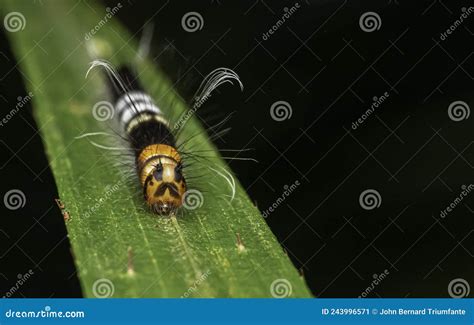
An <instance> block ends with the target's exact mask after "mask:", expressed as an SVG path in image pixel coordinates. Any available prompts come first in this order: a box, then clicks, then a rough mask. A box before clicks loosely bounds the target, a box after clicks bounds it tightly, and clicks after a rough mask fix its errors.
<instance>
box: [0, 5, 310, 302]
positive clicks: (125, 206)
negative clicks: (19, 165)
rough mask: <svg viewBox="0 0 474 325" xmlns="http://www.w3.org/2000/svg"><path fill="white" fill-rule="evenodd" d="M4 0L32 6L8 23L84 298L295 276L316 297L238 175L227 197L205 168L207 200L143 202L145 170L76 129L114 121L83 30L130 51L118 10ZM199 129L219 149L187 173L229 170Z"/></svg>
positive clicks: (185, 291)
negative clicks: (168, 213) (107, 116)
mask: <svg viewBox="0 0 474 325" xmlns="http://www.w3.org/2000/svg"><path fill="white" fill-rule="evenodd" d="M0 3H1V8H2V13H3V17H5V16H6V15H7V14H8V13H10V12H17V13H19V14H20V15H22V16H23V17H24V25H23V26H22V27H23V29H21V28H20V30H18V31H12V32H7V34H8V37H9V39H10V41H11V44H12V47H13V50H14V53H15V55H16V57H17V61H18V63H19V69H20V71H21V72H22V74H23V76H24V78H25V83H26V85H27V89H28V91H31V93H32V95H33V97H32V103H33V111H34V116H35V119H36V120H37V122H38V125H39V128H40V134H41V136H42V138H43V141H44V143H45V146H46V149H47V155H48V159H49V162H50V165H51V169H52V171H53V174H54V177H55V180H56V183H57V187H58V192H59V194H60V198H61V201H62V202H63V204H64V205H65V208H66V211H67V213H68V215H69V220H68V221H66V225H67V230H68V234H69V240H70V242H71V245H72V250H73V256H74V259H75V263H76V266H77V270H78V276H79V279H80V281H81V285H82V289H83V292H84V295H85V296H86V297H95V296H113V297H181V296H186V297H187V296H189V297H271V296H272V290H273V292H274V293H275V294H276V295H278V294H282V295H285V290H284V289H289V287H291V290H290V291H291V294H289V296H290V297H310V293H309V291H308V289H307V287H306V285H305V283H304V280H303V279H302V278H301V276H300V275H299V274H298V272H297V271H296V270H295V268H294V267H293V265H292V264H291V262H290V260H289V258H288V257H287V255H286V254H285V253H284V251H283V249H282V248H281V247H280V245H279V244H278V242H277V240H276V239H275V237H274V235H273V234H272V233H271V231H270V230H269V228H268V226H267V225H266V223H265V221H264V220H263V218H262V216H261V215H260V213H259V211H258V210H257V209H256V208H255V207H254V205H253V204H252V203H251V201H250V200H249V198H248V196H247V195H246V193H245V191H244V190H243V189H242V187H241V186H240V184H237V189H236V196H235V199H234V200H233V201H232V202H229V200H228V199H226V198H223V193H224V194H225V193H228V192H229V185H228V183H227V181H226V180H225V179H223V178H222V177H220V176H219V175H218V174H217V173H208V176H206V178H205V180H204V182H203V184H201V187H199V188H198V189H199V190H200V191H201V192H202V193H203V198H204V202H203V205H202V207H201V208H199V209H196V210H192V211H189V212H188V213H186V214H185V215H184V216H183V217H178V218H174V217H173V218H164V217H158V216H157V215H154V214H152V213H151V212H149V211H148V210H147V209H146V207H145V206H144V202H143V199H142V198H141V195H140V194H139V189H138V192H137V188H138V180H137V179H136V180H135V181H134V182H127V181H125V180H124V178H123V176H122V174H123V173H122V171H121V170H120V169H121V168H120V167H116V165H117V161H119V162H120V161H121V160H124V158H123V157H121V156H120V155H119V156H116V155H113V154H111V152H110V151H107V150H103V149H99V148H96V147H94V146H93V145H91V144H90V142H89V141H88V140H87V139H84V138H82V139H76V137H77V136H80V135H82V134H84V133H88V132H97V131H105V132H107V131H108V129H107V123H106V122H100V121H98V120H96V119H95V118H94V117H93V115H92V109H93V107H94V105H95V104H96V103H97V102H99V101H101V100H107V99H108V97H107V93H106V85H105V79H104V78H103V77H104V75H103V74H102V73H97V72H94V73H92V75H91V77H90V78H89V79H87V80H86V79H85V72H86V71H87V68H88V66H89V63H90V61H91V57H90V55H89V53H90V52H88V50H87V47H86V41H85V35H86V33H88V32H89V33H91V30H93V31H94V35H92V37H91V40H90V42H89V44H92V45H93V46H94V48H95V49H96V51H98V53H99V55H100V57H103V58H105V59H107V60H110V61H111V62H112V63H113V64H114V65H118V64H121V63H130V62H132V61H133V59H134V58H135V55H136V52H137V42H136V41H135V39H136V37H132V36H131V35H130V34H129V33H128V32H127V30H126V29H124V27H122V26H121V25H120V24H119V22H118V20H117V18H116V17H107V15H106V14H107V13H110V12H111V11H106V9H105V8H103V7H100V6H98V5H95V4H93V3H90V2H85V1H39V2H36V1H35V2H27V1H14V0H0ZM113 9H114V8H110V10H113ZM119 10H126V9H120V8H119ZM106 17H107V18H106ZM20 18H21V17H20ZM105 20H107V21H105ZM179 23H180V22H177V26H180V25H179ZM90 48H91V47H90V46H89V49H90ZM138 71H139V76H140V80H141V83H142V84H143V85H145V88H146V90H147V91H148V92H149V93H150V94H151V95H152V97H153V98H154V99H155V100H156V101H157V103H158V105H159V106H160V107H162V108H163V109H164V110H165V112H166V113H168V114H176V112H178V113H179V112H183V111H185V110H186V109H187V108H186V104H185V103H184V102H183V100H182V99H181V98H180V97H179V95H177V94H176V92H175V91H174V89H173V86H172V84H171V83H170V81H169V80H168V79H167V78H166V77H165V76H164V75H163V73H162V72H161V71H160V70H158V69H157V67H156V66H154V65H153V64H152V63H150V62H146V61H145V62H142V63H140V64H139V65H138ZM195 134H198V135H197V136H195V137H193V138H192V140H191V141H190V145H189V147H190V148H194V149H197V150H211V151H210V155H211V156H212V158H210V160H209V161H208V162H207V161H202V162H201V163H200V164H199V165H198V166H197V168H196V169H195V170H191V171H190V173H195V172H196V170H199V169H200V170H207V168H208V166H212V167H213V168H215V169H218V170H219V169H220V168H227V169H228V167H226V164H225V163H224V162H223V161H222V159H221V158H219V155H218V153H217V152H216V150H215V147H214V146H213V145H212V143H211V142H210V141H209V139H208V138H207V135H206V133H205V132H203V128H202V126H201V125H200V124H199V123H198V121H197V119H194V118H191V119H190V121H189V122H188V123H187V125H186V127H185V130H184V131H183V136H184V137H190V136H192V135H195ZM94 140H95V141H96V139H94ZM99 140H100V139H99ZM97 142H101V141H97ZM122 168H123V169H125V168H126V167H122ZM249 168H251V166H250V165H249ZM126 171H128V172H133V170H131V171H130V170H126ZM191 176H193V175H191ZM135 183H136V184H135ZM238 237H240V241H238ZM239 242H240V245H239ZM275 281H276V282H275ZM278 281H279V282H278ZM272 283H273V287H272V288H271V286H272ZM285 287H286V288H285ZM290 291H287V292H288V293H290Z"/></svg>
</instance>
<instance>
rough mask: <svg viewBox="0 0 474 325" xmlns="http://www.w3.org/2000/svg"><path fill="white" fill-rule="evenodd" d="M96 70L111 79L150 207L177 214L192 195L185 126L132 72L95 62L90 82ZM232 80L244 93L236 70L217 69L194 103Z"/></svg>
mask: <svg viewBox="0 0 474 325" xmlns="http://www.w3.org/2000/svg"><path fill="white" fill-rule="evenodd" d="M95 67H102V68H104V69H105V71H106V72H107V75H108V77H109V78H108V79H109V87H108V88H109V89H110V90H111V96H112V101H113V102H114V106H113V109H114V114H113V115H114V116H116V117H117V121H118V124H119V128H120V130H119V133H120V134H121V135H122V136H121V137H122V138H123V139H125V141H126V142H127V143H128V145H129V147H130V149H131V150H132V152H133V153H134V160H135V169H136V174H137V176H138V180H139V184H140V186H141V188H142V192H143V198H144V200H145V202H146V205H147V206H148V207H149V208H150V210H151V211H152V212H154V213H156V214H158V215H170V214H176V211H177V210H178V209H179V208H181V207H182V205H183V201H184V200H185V196H186V193H187V191H188V184H187V180H186V176H185V173H184V167H185V163H184V162H183V155H182V154H181V152H180V149H179V148H178V146H177V139H176V138H177V135H178V134H179V130H180V129H181V128H183V127H184V126H185V125H186V123H180V124H179V127H178V128H176V127H171V124H170V122H169V120H168V119H167V117H166V116H165V114H164V113H163V111H162V110H161V109H160V108H159V106H158V105H157V104H156V103H155V101H154V100H153V98H152V97H151V96H150V95H149V94H148V93H147V92H146V91H145V90H144V89H143V87H142V86H141V84H140V82H139V81H138V78H137V76H136V74H135V73H134V72H133V70H132V69H131V68H130V67H128V66H121V67H119V68H118V69H115V68H114V67H113V66H112V65H111V64H110V63H109V62H107V61H104V60H94V61H93V62H92V63H91V66H90V67H89V70H88V71H87V73H86V77H87V75H88V74H89V72H90V71H91V70H92V69H93V68H95ZM233 81H237V83H238V84H239V86H240V88H241V89H243V85H242V83H241V82H240V79H239V77H238V75H237V74H236V73H235V72H234V71H232V70H230V69H226V68H218V69H215V70H214V71H212V72H211V73H210V74H209V75H208V76H207V77H206V78H205V79H204V80H203V82H202V83H201V86H200V87H199V89H198V91H197V92H196V95H195V102H196V103H199V106H200V105H201V104H202V102H203V100H205V99H206V98H208V97H209V96H210V94H211V92H212V91H213V90H214V89H215V88H217V87H218V86H219V85H221V84H223V83H227V82H229V83H233ZM197 107H198V106H197ZM210 169H211V170H212V168H210ZM215 173H217V174H219V175H220V176H222V177H225V178H226V179H227V176H225V175H224V174H222V173H221V172H219V171H217V170H215ZM228 182H229V183H230V185H231V186H233V187H234V189H233V190H234V194H235V182H233V181H228Z"/></svg>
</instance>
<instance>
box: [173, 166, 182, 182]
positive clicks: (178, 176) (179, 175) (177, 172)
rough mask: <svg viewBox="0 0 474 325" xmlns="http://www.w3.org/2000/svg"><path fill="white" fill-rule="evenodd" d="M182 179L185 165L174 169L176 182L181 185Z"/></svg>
mask: <svg viewBox="0 0 474 325" xmlns="http://www.w3.org/2000/svg"><path fill="white" fill-rule="evenodd" d="M182 179H183V165H182V164H178V165H177V166H176V167H175V168H174V180H175V181H176V182H178V183H179V182H180V181H181V180H182Z"/></svg>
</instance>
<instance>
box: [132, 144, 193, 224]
mask: <svg viewBox="0 0 474 325" xmlns="http://www.w3.org/2000/svg"><path fill="white" fill-rule="evenodd" d="M159 146H160V147H158V148H155V150H154V151H153V155H152V157H151V158H150V157H149V158H148V159H145V163H144V166H143V168H142V169H141V175H140V176H141V179H142V185H143V194H144V197H145V201H146V203H147V205H148V206H149V207H150V208H151V210H152V211H153V212H154V213H157V214H160V215H169V214H171V213H173V212H175V211H176V210H177V209H178V208H179V207H181V206H182V204H183V203H182V202H183V196H184V193H185V192H186V181H185V179H184V176H183V166H182V164H181V162H180V159H179V156H178V155H177V153H176V152H175V150H174V149H173V151H170V149H169V148H170V147H169V146H164V145H159ZM158 149H160V150H158ZM156 150H158V152H157V151H156ZM171 154H172V155H171Z"/></svg>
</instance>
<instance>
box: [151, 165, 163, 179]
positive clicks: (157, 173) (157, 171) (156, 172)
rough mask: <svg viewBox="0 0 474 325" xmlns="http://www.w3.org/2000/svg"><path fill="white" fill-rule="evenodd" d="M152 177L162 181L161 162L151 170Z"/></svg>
mask: <svg viewBox="0 0 474 325" xmlns="http://www.w3.org/2000/svg"><path fill="white" fill-rule="evenodd" d="M153 177H154V178H155V179H156V180H157V181H162V180H163V165H162V164H161V162H160V163H159V164H158V165H156V168H155V170H154V171H153Z"/></svg>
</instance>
